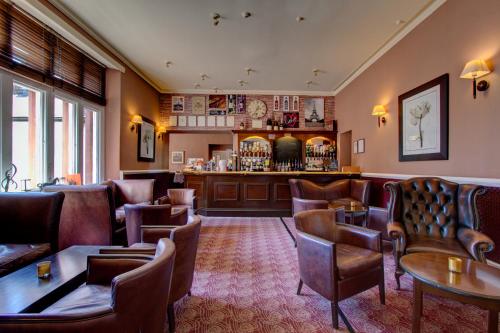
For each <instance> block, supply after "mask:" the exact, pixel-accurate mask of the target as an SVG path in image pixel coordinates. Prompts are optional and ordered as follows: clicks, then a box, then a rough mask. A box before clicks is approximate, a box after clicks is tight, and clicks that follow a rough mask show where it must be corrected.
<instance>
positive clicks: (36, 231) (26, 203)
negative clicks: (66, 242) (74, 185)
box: [0, 193, 64, 277]
mask: <svg viewBox="0 0 500 333" xmlns="http://www.w3.org/2000/svg"><path fill="white" fill-rule="evenodd" d="M63 201H64V194H63V193H0V216H1V219H2V223H1V225H2V231H1V232H0V277H1V276H4V275H6V274H9V273H11V272H13V271H15V270H16V269H19V268H21V267H23V266H25V265H27V264H30V263H32V262H33V261H35V260H37V259H39V258H43V257H46V256H48V255H49V254H51V253H53V252H57V251H58V249H59V245H58V234H59V221H60V216H61V209H62V206H63Z"/></svg>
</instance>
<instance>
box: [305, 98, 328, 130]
mask: <svg viewBox="0 0 500 333" xmlns="http://www.w3.org/2000/svg"><path fill="white" fill-rule="evenodd" d="M304 118H305V123H306V127H325V100H324V99H323V98H304Z"/></svg>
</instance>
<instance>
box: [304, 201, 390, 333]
mask: <svg viewBox="0 0 500 333" xmlns="http://www.w3.org/2000/svg"><path fill="white" fill-rule="evenodd" d="M294 219H295V227H296V229H297V253H298V257H299V274H300V281H299V286H298V289H297V295H300V291H301V289H302V285H303V283H305V284H306V285H307V286H309V288H311V289H312V290H314V291H316V292H317V293H318V294H320V295H321V296H323V297H325V298H326V299H328V300H329V301H330V302H331V308H332V323H333V327H334V328H335V329H338V327H339V323H338V315H339V314H340V316H341V317H342V320H343V321H344V323H345V324H346V326H347V327H348V328H351V326H350V324H349V322H348V320H347V318H346V317H345V316H344V314H343V313H342V311H341V309H340V308H339V306H338V302H340V301H342V300H344V299H347V298H349V297H351V296H353V295H356V294H358V293H360V292H363V291H365V290H367V289H370V288H372V287H374V286H377V285H378V288H379V293H380V303H382V304H385V287H384V261H383V260H384V258H383V254H382V240H381V237H380V232H378V231H374V230H369V229H366V228H361V227H357V226H353V225H347V224H341V223H339V224H337V223H335V211H334V210H331V209H328V210H323V209H321V210H310V211H303V212H299V213H297V214H295V215H294Z"/></svg>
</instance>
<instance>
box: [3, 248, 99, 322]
mask: <svg viewBox="0 0 500 333" xmlns="http://www.w3.org/2000/svg"><path fill="white" fill-rule="evenodd" d="M103 247H104V246H72V247H69V248H67V249H65V250H63V251H61V252H58V253H56V254H53V255H51V256H48V257H46V258H43V259H40V260H37V261H35V262H34V263H32V264H30V265H28V266H25V267H23V268H21V269H19V270H17V271H15V272H13V273H11V274H8V275H6V276H4V277H2V278H0V313H22V312H24V313H28V312H40V311H41V310H43V309H45V308H46V307H47V306H48V305H50V304H52V303H54V302H55V301H56V300H58V299H60V298H61V297H63V296H64V295H66V294H68V293H69V292H71V291H72V290H74V289H76V288H77V287H78V286H79V285H81V284H82V283H83V282H85V276H86V271H87V256H89V255H92V254H98V253H99V249H101V248H103ZM106 248H108V247H107V246H106ZM40 261H51V262H52V264H51V277H50V278H48V279H39V278H38V277H37V267H36V264H37V263H38V262H40Z"/></svg>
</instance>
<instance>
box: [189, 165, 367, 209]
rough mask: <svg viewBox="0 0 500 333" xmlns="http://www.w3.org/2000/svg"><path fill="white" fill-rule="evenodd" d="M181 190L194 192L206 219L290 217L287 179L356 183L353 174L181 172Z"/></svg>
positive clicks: (316, 172) (357, 175) (198, 205)
mask: <svg viewBox="0 0 500 333" xmlns="http://www.w3.org/2000/svg"><path fill="white" fill-rule="evenodd" d="M183 174H184V186H185V187H186V188H194V189H195V190H196V197H197V209H198V213H199V214H201V215H205V216H291V207H292V198H291V195H290V186H289V185H288V179H292V178H300V179H308V180H311V181H313V182H315V183H318V184H326V183H330V182H332V181H335V180H339V179H346V178H350V179H357V178H360V174H359V173H352V172H319V171H288V172H274V171H272V172H248V171H228V172H215V171H183Z"/></svg>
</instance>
